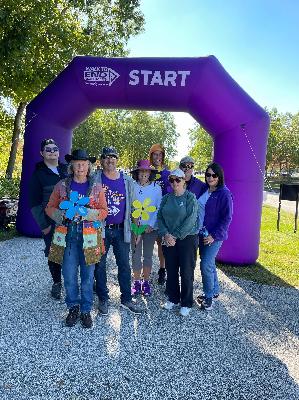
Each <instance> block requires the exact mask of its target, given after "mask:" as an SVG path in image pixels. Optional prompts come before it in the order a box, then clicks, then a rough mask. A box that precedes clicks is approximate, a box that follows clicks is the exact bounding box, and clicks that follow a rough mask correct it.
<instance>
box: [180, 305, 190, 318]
mask: <svg viewBox="0 0 299 400" xmlns="http://www.w3.org/2000/svg"><path fill="white" fill-rule="evenodd" d="M190 311H191V308H190V307H181V309H180V315H182V316H183V317H188V315H189V313H190Z"/></svg>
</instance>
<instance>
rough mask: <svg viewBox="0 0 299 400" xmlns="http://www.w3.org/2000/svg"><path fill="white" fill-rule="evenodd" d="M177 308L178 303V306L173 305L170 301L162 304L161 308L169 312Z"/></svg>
mask: <svg viewBox="0 0 299 400" xmlns="http://www.w3.org/2000/svg"><path fill="white" fill-rule="evenodd" d="M178 306H179V303H178V304H175V303H172V302H171V301H169V300H167V301H166V303H164V304H163V305H162V308H164V309H165V310H168V311H170V310H172V309H173V308H175V307H178Z"/></svg>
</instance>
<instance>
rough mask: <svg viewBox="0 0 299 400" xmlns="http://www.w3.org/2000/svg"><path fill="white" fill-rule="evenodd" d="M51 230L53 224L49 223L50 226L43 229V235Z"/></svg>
mask: <svg viewBox="0 0 299 400" xmlns="http://www.w3.org/2000/svg"><path fill="white" fill-rule="evenodd" d="M50 230H51V225H49V226H48V228H45V229H42V233H43V235H45V236H46V235H47V234H48V233H50Z"/></svg>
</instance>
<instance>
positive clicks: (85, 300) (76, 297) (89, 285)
mask: <svg viewBox="0 0 299 400" xmlns="http://www.w3.org/2000/svg"><path fill="white" fill-rule="evenodd" d="M79 265H80V277H81V296H80V294H79V283H78V266H79ZM94 268H95V266H94V264H92V265H86V263H85V257H84V253H83V236H82V232H78V233H77V234H76V235H69V234H68V235H67V238H66V248H65V251H64V256H63V263H62V275H63V279H64V287H65V292H66V297H65V302H66V305H67V307H68V308H71V307H73V306H76V305H80V310H81V312H82V313H87V312H90V311H91V309H92V304H93V277H94Z"/></svg>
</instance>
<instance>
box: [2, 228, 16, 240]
mask: <svg viewBox="0 0 299 400" xmlns="http://www.w3.org/2000/svg"><path fill="white" fill-rule="evenodd" d="M15 236H19V234H18V232H17V230H16V228H15V226H14V225H11V226H10V227H9V229H8V230H7V231H6V230H2V229H0V242H3V241H4V240H9V239H12V238H14V237H15Z"/></svg>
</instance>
